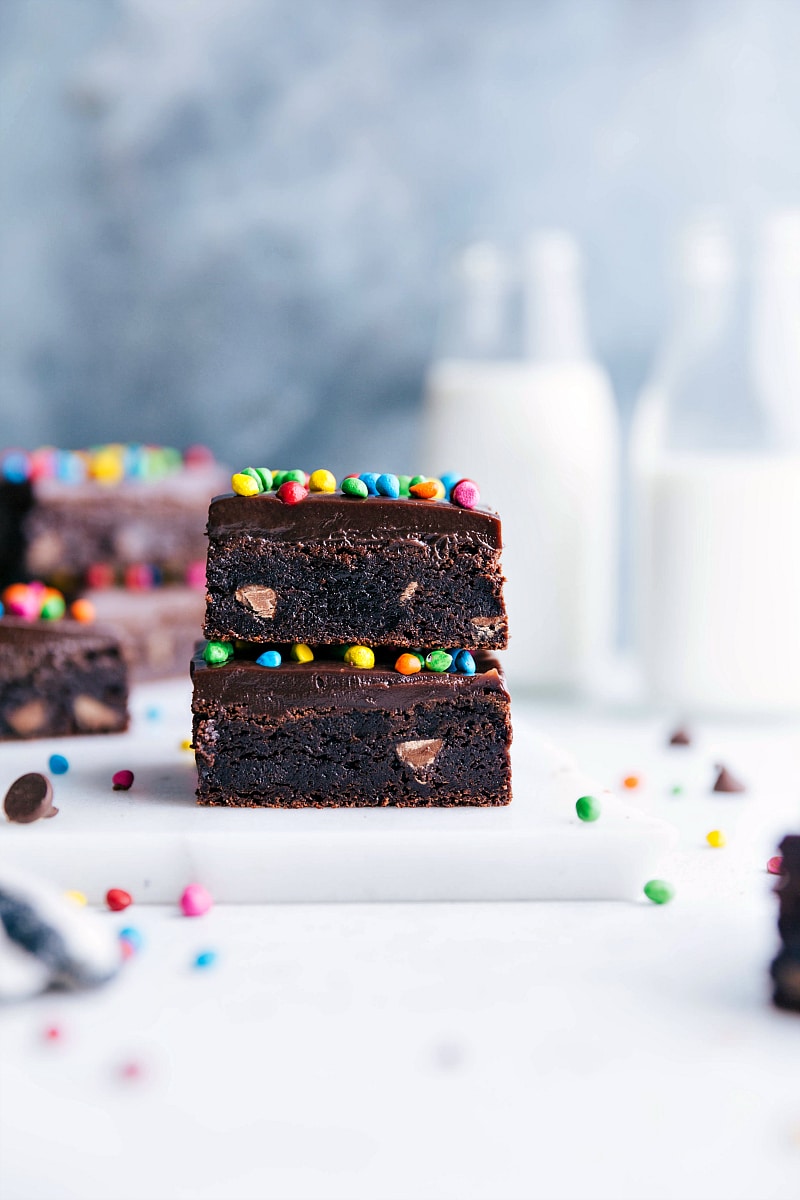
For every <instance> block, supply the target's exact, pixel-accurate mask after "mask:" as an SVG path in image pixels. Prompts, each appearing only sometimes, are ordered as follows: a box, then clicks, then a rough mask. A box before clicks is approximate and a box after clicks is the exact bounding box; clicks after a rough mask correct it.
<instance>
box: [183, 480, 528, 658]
mask: <svg viewBox="0 0 800 1200" xmlns="http://www.w3.org/2000/svg"><path fill="white" fill-rule="evenodd" d="M208 536H209V550H208V572H207V580H208V607H207V611H206V623H205V633H206V637H209V638H221V639H226V638H227V639H231V638H242V639H244V640H246V641H252V642H270V643H275V642H291V641H302V642H308V643H326V644H334V643H343V642H350V643H363V644H365V645H369V646H400V647H416V646H423V647H430V646H463V647H465V648H469V649H480V648H483V649H502V648H504V647H505V646H506V645H507V642H508V628H507V619H506V610H505V604H504V601H503V582H504V580H503V574H502V570H501V563H500V556H501V550H502V538H501V528H500V519H499V517H498V516H497V514H496V513H494V512H493V511H491V510H490V509H488V508H484V507H481V508H474V509H463V508H459V507H457V506H456V505H454V504H449V503H447V502H444V501H443V502H435V501H434V502H432V501H427V500H416V499H397V500H393V499H389V498H387V497H383V496H371V497H369V498H368V499H365V500H355V499H352V498H350V497H347V496H343V495H341V494H340V493H330V494H311V495H309V496H307V497H306V498H305V499H304V500H302V501H301V503H299V504H283V503H282V502H281V501H280V500H279V499H277V497H276V496H275V495H272V494H268V493H264V494H261V495H257V496H237V495H225V496H218V497H216V498H215V499H214V500H213V501H212V503H211V507H210V510H209V517H208Z"/></svg>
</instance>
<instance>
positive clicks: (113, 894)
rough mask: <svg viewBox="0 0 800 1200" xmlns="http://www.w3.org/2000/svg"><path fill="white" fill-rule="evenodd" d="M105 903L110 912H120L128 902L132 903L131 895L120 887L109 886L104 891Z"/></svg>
mask: <svg viewBox="0 0 800 1200" xmlns="http://www.w3.org/2000/svg"><path fill="white" fill-rule="evenodd" d="M106 904H107V905H108V907H109V908H110V909H111V911H112V912H122V910H123V908H127V907H128V905H129V904H133V896H132V895H131V894H130V892H125V891H123V890H122V888H109V890H108V891H107V892H106Z"/></svg>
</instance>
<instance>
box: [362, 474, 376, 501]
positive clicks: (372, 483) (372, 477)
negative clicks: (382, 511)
mask: <svg viewBox="0 0 800 1200" xmlns="http://www.w3.org/2000/svg"><path fill="white" fill-rule="evenodd" d="M358 478H359V479H360V480H361V482H362V483H363V484H365V485H366V488H367V491H368V492H369V494H370V496H377V494H378V486H377V485H378V475H377V472H376V471H367V473H366V474H365V475H359V477H358Z"/></svg>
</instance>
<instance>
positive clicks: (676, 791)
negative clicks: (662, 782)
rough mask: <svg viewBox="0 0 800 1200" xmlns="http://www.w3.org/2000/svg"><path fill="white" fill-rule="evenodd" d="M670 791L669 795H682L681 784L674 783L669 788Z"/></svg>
mask: <svg viewBox="0 0 800 1200" xmlns="http://www.w3.org/2000/svg"><path fill="white" fill-rule="evenodd" d="M670 791H671V795H673V796H682V795H683V785H682V784H680V783H676V784H675V786H674V787H673V788H671V789H670Z"/></svg>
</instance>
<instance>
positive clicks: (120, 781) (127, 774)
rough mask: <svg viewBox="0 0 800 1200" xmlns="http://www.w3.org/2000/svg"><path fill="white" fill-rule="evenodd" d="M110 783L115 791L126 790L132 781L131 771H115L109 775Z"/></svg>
mask: <svg viewBox="0 0 800 1200" xmlns="http://www.w3.org/2000/svg"><path fill="white" fill-rule="evenodd" d="M111 783H112V786H113V788H114V791H115V792H127V790H128V788H129V787H130V786H131V784H132V783H133V771H117V772H116V773H115V774H114V775H112V776H111Z"/></svg>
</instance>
